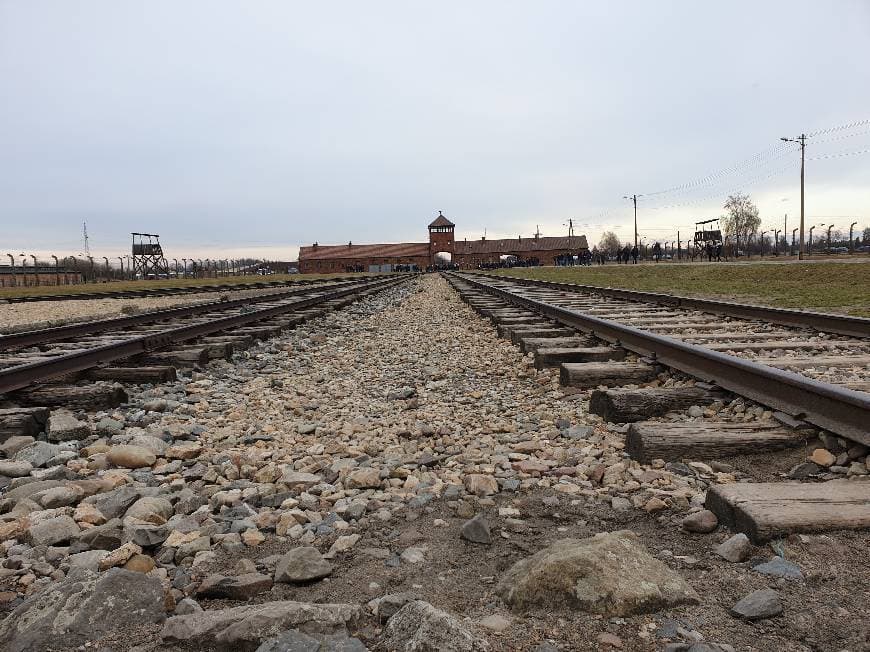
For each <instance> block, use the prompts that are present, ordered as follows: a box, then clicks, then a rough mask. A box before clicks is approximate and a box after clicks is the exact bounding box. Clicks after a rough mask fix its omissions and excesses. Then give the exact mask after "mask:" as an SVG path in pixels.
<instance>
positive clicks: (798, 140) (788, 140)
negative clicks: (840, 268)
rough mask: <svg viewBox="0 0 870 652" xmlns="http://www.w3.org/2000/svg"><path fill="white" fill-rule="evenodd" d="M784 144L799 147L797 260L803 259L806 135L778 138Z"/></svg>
mask: <svg viewBox="0 0 870 652" xmlns="http://www.w3.org/2000/svg"><path fill="white" fill-rule="evenodd" d="M780 140H782V141H784V142H786V143H798V144H799V145H800V146H801V227H800V228H801V248H800V249H798V260H803V259H804V161H805V156H804V153H805V151H806V148H807V135H806V134H801V135H800V136H798V137H797V138H780Z"/></svg>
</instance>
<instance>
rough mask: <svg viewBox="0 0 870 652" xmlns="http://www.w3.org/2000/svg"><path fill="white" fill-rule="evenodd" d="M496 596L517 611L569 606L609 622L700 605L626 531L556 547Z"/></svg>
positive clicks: (519, 570)
mask: <svg viewBox="0 0 870 652" xmlns="http://www.w3.org/2000/svg"><path fill="white" fill-rule="evenodd" d="M496 592H497V593H498V594H499V595H500V596H501V598H502V599H503V600H504V601H505V602H506V603H507V604H509V605H511V607H513V608H514V609H523V608H524V607H527V606H532V605H540V606H549V607H561V606H569V607H573V608H576V609H581V610H583V611H589V612H592V613H600V614H605V615H607V616H628V615H632V614H641V613H654V612H656V611H659V610H661V609H666V608H669V607H673V606H676V605H680V604H697V603H698V602H699V598H698V595H697V594H696V593H695V591H694V590H693V589H692V587H690V586H689V585H688V584H687V583H686V582H685V580H683V578H682V577H680V575H679V574H677V573H676V572H675V571H673V570H671V569H670V568H668V567H667V566H666V565H665V564H663V563H662V562H661V561H659V560H658V559H656V558H655V557H653V556H652V555H650V554H649V553H648V552H647V551H646V548H644V547H643V546H642V545H641V544H640V543H639V542H638V539H637V535H635V534H634V533H633V532H630V531H627V530H622V531H619V532H605V533H602V534H597V535H595V536H593V537H590V538H588V539H561V540H559V541H556V542H555V543H554V544H553V545H551V546H549V547H548V548H544V549H543V550H541V551H540V552H538V553H536V554H535V555H532V556H531V557H528V558H526V559H523V560H521V561H519V562H517V563H516V564H514V565H513V566H512V567H511V568H510V569H509V570H508V571H507V572H506V573H505V574H504V576H503V577H502V579H501V581H500V582H499V584H498V587H497V588H496Z"/></svg>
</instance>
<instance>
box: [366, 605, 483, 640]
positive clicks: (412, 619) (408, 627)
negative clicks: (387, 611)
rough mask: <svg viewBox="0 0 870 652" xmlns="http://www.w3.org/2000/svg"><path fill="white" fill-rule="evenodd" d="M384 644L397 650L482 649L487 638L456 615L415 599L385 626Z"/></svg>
mask: <svg viewBox="0 0 870 652" xmlns="http://www.w3.org/2000/svg"><path fill="white" fill-rule="evenodd" d="M382 642H383V645H384V647H385V648H386V649H389V650H397V651H399V652H482V651H484V650H489V649H490V645H489V642H488V641H487V640H486V639H485V638H483V637H481V636H480V635H479V634H477V633H476V632H474V631H472V630H470V629H468V628H467V627H466V626H465V625H463V624H462V623H461V622H460V621H459V619H458V618H456V617H455V616H453V615H451V614H449V613H447V612H445V611H441V610H440V609H436V608H435V607H433V606H432V605H431V604H429V603H428V602H423V601H422V600H415V601H414V602H409V603H408V604H406V605H405V606H404V607H402V608H401V609H399V611H397V612H396V614H395V615H394V616H393V617H392V618H390V620H389V621H388V622H387V626H386V627H385V628H384V638H383V641H382Z"/></svg>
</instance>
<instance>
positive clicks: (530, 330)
mask: <svg viewBox="0 0 870 652" xmlns="http://www.w3.org/2000/svg"><path fill="white" fill-rule="evenodd" d="M498 334H499V337H505V338H509V339H510V341H511V342H513V343H514V344H519V341H520V340H521V339H522V338H524V337H571V336H574V335H576V334H577V331H575V330H574V329H572V328H562V327H560V326H556V325H555V324H553V325H552V326H499V327H498Z"/></svg>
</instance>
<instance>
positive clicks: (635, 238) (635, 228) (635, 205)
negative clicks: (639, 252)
mask: <svg viewBox="0 0 870 652" xmlns="http://www.w3.org/2000/svg"><path fill="white" fill-rule="evenodd" d="M638 197H643V195H632V196H631V197H629V196H628V195H623V196H622V198H623V199H630V200H631V201H632V202H634V246H635V247H637V198H638Z"/></svg>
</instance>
